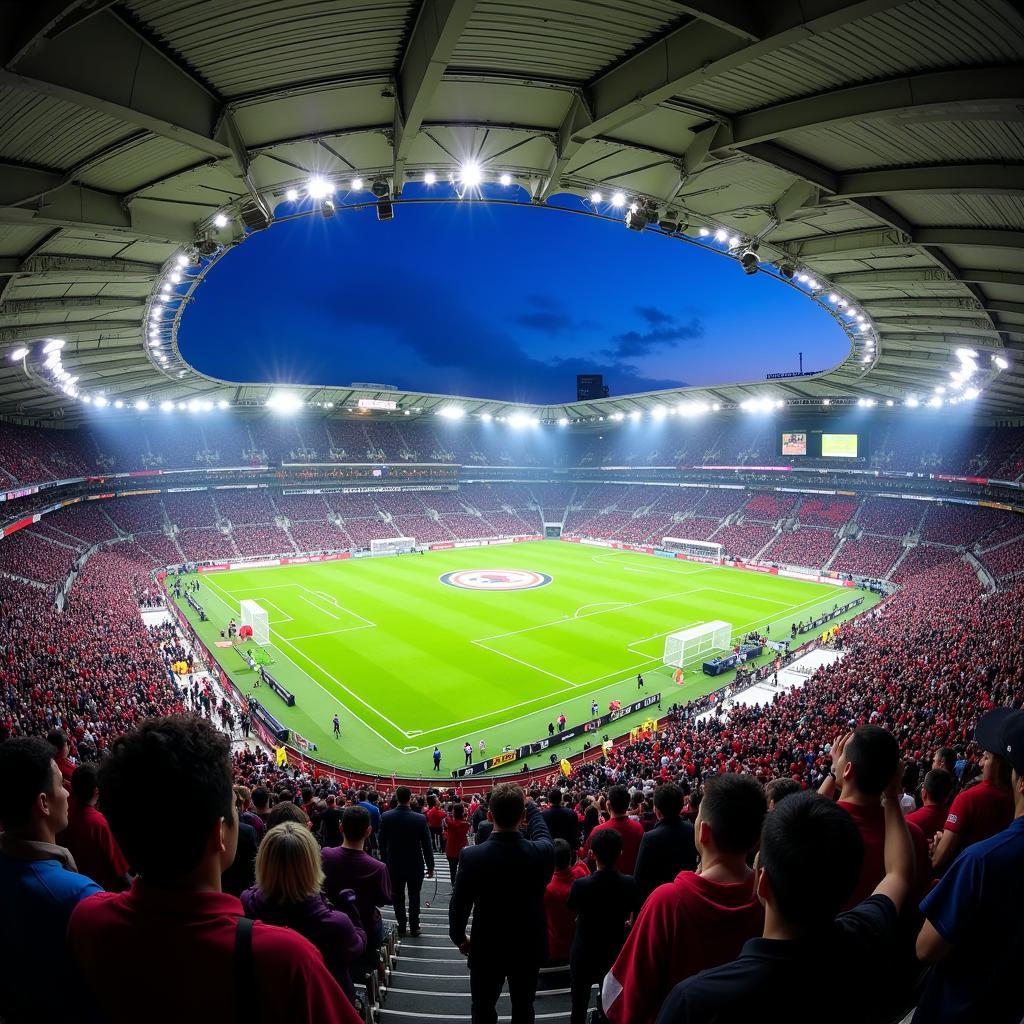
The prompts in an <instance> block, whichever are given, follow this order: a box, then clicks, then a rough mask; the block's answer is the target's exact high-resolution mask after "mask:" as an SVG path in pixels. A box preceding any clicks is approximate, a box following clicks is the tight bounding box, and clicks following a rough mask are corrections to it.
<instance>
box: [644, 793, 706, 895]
mask: <svg viewBox="0 0 1024 1024" xmlns="http://www.w3.org/2000/svg"><path fill="white" fill-rule="evenodd" d="M683 799H684V798H683V791H682V790H681V789H680V788H679V787H678V786H677V785H676V784H675V783H674V782H667V783H665V784H664V785H663V786H659V787H658V788H657V789H656V790H655V791H654V813H655V814H656V815H657V819H658V823H657V824H656V825H655V826H654V828H652V829H651V831H650V832H645V833H644V836H643V838H642V839H641V840H640V850H639V852H638V853H637V858H636V869H635V871H634V873H633V875H634V878H635V879H636V885H637V890H638V891H639V893H640V901H641V902H643V901H644V900H646V899H647V897H648V896H650V894H651V893H652V892H653V891H654V890H655V889H656V888H657V887H658V886H659V885H664V884H665V883H666V882H671V881H672V879H673V878H675V877H676V875H678V874H679V872H680V871H693V870H694V868H696V867H697V847H696V845H695V844H694V831H693V825H691V824H690V822H688V821H683V820H682V818H681V817H680V814H682V810H683Z"/></svg>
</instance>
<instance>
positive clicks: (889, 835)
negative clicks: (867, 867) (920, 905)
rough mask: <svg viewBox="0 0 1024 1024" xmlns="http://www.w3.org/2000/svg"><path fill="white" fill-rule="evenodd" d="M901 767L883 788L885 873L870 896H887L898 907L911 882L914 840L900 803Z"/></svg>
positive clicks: (900, 905)
mask: <svg viewBox="0 0 1024 1024" xmlns="http://www.w3.org/2000/svg"><path fill="white" fill-rule="evenodd" d="M901 776H902V768H901V769H900V770H899V771H897V773H896V774H895V775H894V776H893V779H892V782H890V783H889V785H888V787H887V788H886V790H885V805H884V810H885V846H884V848H883V851H882V854H883V858H884V861H885V877H884V878H883V879H882V880H881V881H880V882H879V883H878V885H877V886H875V891H874V892H873V893H872V895H873V896H888V897H889V899H891V900H892V901H893V903H894V904H895V905H896V909H897V910H900V909H901V908H902V906H903V904H904V902H905V901H906V899H907V895H908V894H909V893H910V889H911V887H912V886H913V884H914V844H913V841H912V840H911V838H910V829H908V828H907V821H906V819H905V818H904V817H903V809H902V808H901V807H900V779H901Z"/></svg>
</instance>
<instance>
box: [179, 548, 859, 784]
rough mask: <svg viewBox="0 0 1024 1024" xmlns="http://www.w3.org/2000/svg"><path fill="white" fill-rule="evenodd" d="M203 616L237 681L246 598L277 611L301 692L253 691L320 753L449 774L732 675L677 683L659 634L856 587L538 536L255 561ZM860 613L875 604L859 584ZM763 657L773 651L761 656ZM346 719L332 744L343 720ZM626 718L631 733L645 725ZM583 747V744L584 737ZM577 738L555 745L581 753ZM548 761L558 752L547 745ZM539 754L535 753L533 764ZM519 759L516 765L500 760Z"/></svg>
mask: <svg viewBox="0 0 1024 1024" xmlns="http://www.w3.org/2000/svg"><path fill="white" fill-rule="evenodd" d="M198 578H199V580H200V591H199V593H198V594H197V597H198V600H199V602H200V603H201V604H202V605H203V607H204V608H205V611H206V614H207V616H208V617H209V621H207V622H205V623H201V622H199V621H198V617H197V616H195V615H194V614H193V613H192V610H191V609H190V608H189V607H188V605H187V604H184V603H183V604H182V610H183V611H184V612H186V614H188V616H189V619H190V621H191V622H192V624H193V626H194V627H195V628H196V629H197V631H198V632H199V634H200V636H201V637H202V638H203V640H204V641H205V642H206V644H207V646H208V647H209V648H210V650H211V651H213V652H214V653H215V654H216V656H217V657H218V659H219V660H220V662H221V664H222V666H223V667H224V669H225V670H226V671H227V672H228V674H229V675H230V676H231V677H232V678H233V679H234V681H235V682H236V684H237V685H238V686H239V688H240V689H241V690H242V691H243V692H246V693H248V692H253V691H252V686H253V682H254V680H255V678H256V677H255V673H254V672H252V671H251V670H250V669H248V668H247V666H246V665H245V663H244V661H243V659H242V658H241V656H240V655H239V653H238V652H237V651H235V650H232V649H230V648H225V647H218V646H216V645H217V642H218V641H220V639H221V638H220V631H221V630H222V629H225V628H226V626H227V623H228V620H229V618H232V617H234V618H235V619H236V620H238V617H239V602H240V601H241V600H244V599H250V600H253V601H256V602H257V603H258V604H260V605H261V606H262V607H263V608H265V609H266V610H267V612H268V616H269V621H270V632H271V637H270V639H271V642H270V645H269V653H270V654H271V656H272V658H273V663H272V664H271V665H269V666H268V669H269V671H270V672H271V673H272V674H273V675H274V676H275V678H277V679H278V680H279V681H280V682H281V683H282V685H284V686H285V687H286V688H287V689H289V690H290V691H291V692H292V693H293V694H294V695H295V698H296V705H295V707H292V708H288V707H286V706H285V704H284V703H283V701H281V700H280V699H279V698H278V697H277V696H276V695H275V694H274V693H273V691H271V690H270V689H269V688H267V687H261V688H260V689H259V690H257V691H255V692H256V694H257V696H258V697H259V699H260V701H261V703H263V704H264V705H265V706H266V707H267V709H268V710H269V711H270V712H271V713H272V714H273V715H275V716H276V717H277V718H278V719H279V720H280V721H281V722H282V723H283V724H284V725H286V726H288V727H289V728H291V729H294V730H296V731H298V732H299V733H300V734H301V735H302V736H304V737H305V738H306V739H308V740H311V741H313V742H314V743H316V744H317V746H318V748H319V749H318V756H320V757H321V758H322V759H323V760H326V761H329V762H334V763H339V764H343V765H345V766H348V767H352V768H357V769H362V770H368V771H374V772H379V773H382V774H390V773H391V772H398V773H400V774H432V761H431V754H432V751H433V749H434V746H435V745H437V746H438V747H440V749H441V751H442V754H443V761H442V765H441V768H442V773H443V774H445V775H447V774H448V773H449V772H450V771H451V770H452V769H454V768H458V767H461V765H462V764H463V753H462V746H463V744H464V743H465V742H466V741H467V740H469V741H470V742H472V744H473V747H474V760H475V759H477V753H476V752H477V750H478V745H479V741H480V740H481V739H483V740H484V741H485V743H486V750H487V754H488V755H493V754H495V753H498V752H499V751H500V750H501V749H502V748H503V747H504V746H505V745H506V744H510V745H512V746H517V745H521V744H523V743H527V742H530V741H533V740H539V739H541V738H543V737H545V736H546V735H547V725H548V723H549V722H551V721H554V720H555V719H557V717H558V715H559V714H564V715H565V716H566V719H567V720H568V724H569V725H570V726H573V725H576V724H580V723H582V722H585V721H586V720H588V719H589V718H590V717H591V716H590V710H591V701H592V700H596V701H597V703H598V706H599V708H600V710H601V711H602V712H604V711H607V709H608V703H609V701H611V700H613V699H618V700H620V701H621V702H622V703H623V705H625V704H628V703H630V702H632V701H635V700H636V699H638V697H639V696H642V695H643V694H642V693H641V692H640V691H639V690H638V687H637V680H636V676H637V673H638V672H639V673H642V674H643V676H644V680H645V689H644V693H646V694H651V693H655V692H659V691H660V692H661V693H662V694H663V699H662V707H663V709H667V708H668V707H669V705H670V704H672V703H673V702H684V701H686V700H689V699H693V698H694V697H697V696H699V695H701V694H704V693H706V692H708V691H709V690H712V689H715V688H717V687H719V686H721V685H722V684H723V683H724V682H726V681H728V679H730V678H731V675H732V674H731V673H729V674H726V675H723V676H717V677H710V676H705V675H704V674H703V673H702V672H701V671H700V666H699V665H693V666H689V667H687V669H686V672H685V675H684V680H683V684H682V685H678V684H677V683H675V682H674V680H673V670H672V669H670V668H667V667H665V666H663V665H662V663H661V659H662V654H663V651H664V638H665V636H666V635H667V634H668V633H671V632H674V631H676V630H680V629H684V628H686V627H688V626H692V625H697V624H699V623H703V622H708V621H711V620H714V619H723V620H725V621H727V622H729V623H730V624H731V625H732V627H733V635H734V637H738V636H739V635H741V634H743V633H745V632H747V631H749V630H751V629H754V628H760V629H764V628H765V627H766V626H768V627H770V635H771V636H772V637H773V638H777V639H785V638H787V637H788V636H789V629H790V623H792V622H795V621H798V620H805V619H809V618H813V617H815V616H816V615H818V614H821V613H822V612H824V611H827V610H831V608H832V607H833V605H835V604H836V603H842V602H843V601H844V600H845V598H846V597H847V596H848V595H849V594H850V591H848V590H842V589H839V588H837V587H834V586H829V585H825V584H818V583H812V582H806V581H802V580H792V579H785V578H782V577H778V576H770V575H767V574H765V575H762V574H758V573H753V572H744V571H742V570H737V569H731V568H725V567H717V566H710V565H703V564H700V563H695V562H685V561H681V560H677V561H673V560H669V559H661V558H654V557H650V556H647V555H642V554H634V553H631V552H621V551H613V550H609V549H605V548H596V547H590V546H585V545H580V544H566V543H559V542H554V541H547V542H544V541H541V542H535V543H526V544H509V545H502V546H494V547H481V548H461V549H454V550H447V551H435V552H429V553H427V554H424V555H417V554H406V555H401V556H399V557H384V558H362V559H348V560H343V561H335V562H319V563H310V564H305V565H298V566H281V567H272V568H266V569H245V570H237V571H233V572H224V573H210V574H206V575H202V576H200V577H198ZM864 597H865V598H866V600H865V603H864V605H862V606H861V609H860V610H863V608H864V607H870V605H871V604H872V603H873V602H874V601H875V600H877V598H876V597H875V595H873V594H867V593H865V594H864ZM770 656H771V652H767V653H766V655H765V656H764V658H763V659H762V661H763V660H767V659H768V658H769V657H770ZM335 713H337V714H338V715H339V717H340V719H341V737H340V739H339V738H335V737H334V736H333V730H332V718H333V716H334V714H335ZM635 717H636V718H637V719H638V721H637V722H621V723H620V722H617V723H615V727H614V731H615V732H623V731H625V730H626V729H628V728H629V727H630V726H632V725H636V724H639V721H642V720H643V719H644V718H646V717H648V715H647V713H644V712H639V713H637V715H636V716H635ZM574 744H575V745H574ZM581 746H582V740H579V741H574V742H570V743H566V744H565V745H564V746H559V747H558V748H557V749H558V751H559V756H563V755H565V754H568V753H572V752H575V751H576V750H578V749H580V747H581ZM545 761H546V757H545ZM540 763H541V762H540V761H538V762H537V763H535V764H533V765H531V767H539V766H540ZM506 770H508V769H506Z"/></svg>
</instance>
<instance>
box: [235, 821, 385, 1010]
mask: <svg viewBox="0 0 1024 1024" xmlns="http://www.w3.org/2000/svg"><path fill="white" fill-rule="evenodd" d="M323 880H324V875H323V870H322V869H321V867H320V847H319V846H318V844H317V841H316V840H315V839H314V838H313V834H312V833H311V832H310V831H309V829H308V828H306V827H305V826H303V825H300V824H298V823H297V822H292V821H287V822H284V823H283V824H281V825H277V826H275V827H274V828H272V829H271V830H270V831H269V832H268V833H267V834H266V836H265V837H264V839H263V842H262V843H260V848H259V852H258V853H257V854H256V884H255V885H254V886H253V887H252V888H251V889H246V890H245V892H243V893H242V896H241V899H242V906H243V907H244V908H245V914H246V917H251V918H254V919H255V920H257V921H264V922H266V923H267V924H276V925H281V926H283V927H285V928H291V929H293V930H294V931H297V932H298V933H299V934H300V935H302V936H304V937H305V938H307V939H309V941H310V942H312V943H313V945H314V946H316V948H317V949H319V950H320V952H321V953H322V954H323V957H324V961H325V963H326V964H327V969H328V970H329V971H330V972H331V974H333V975H334V977H335V979H336V980H337V982H338V984H339V985H340V986H341V988H342V989H343V990H344V992H345V994H346V995H347V996H348V998H349V1000H351V1001H353V1002H354V1000H355V992H354V989H353V987H352V978H351V976H350V974H349V966H350V965H351V964H353V963H354V962H355V961H357V960H358V959H359V958H360V957H361V956H362V955H363V952H364V951H365V949H366V932H365V931H363V929H362V927H361V926H360V925H359V923H358V914H357V913H356V910H355V893H353V892H351V890H346V892H345V893H343V894H341V896H342V899H343V901H344V906H345V910H346V912H345V913H342V912H341V911H339V910H335V909H333V908H332V907H331V905H330V904H329V903H328V902H327V900H326V899H324V897H323V895H322V894H321V892H320V887H321V885H322V884H323ZM350 915H354V916H355V918H356V920H355V921H353V917H352V916H350Z"/></svg>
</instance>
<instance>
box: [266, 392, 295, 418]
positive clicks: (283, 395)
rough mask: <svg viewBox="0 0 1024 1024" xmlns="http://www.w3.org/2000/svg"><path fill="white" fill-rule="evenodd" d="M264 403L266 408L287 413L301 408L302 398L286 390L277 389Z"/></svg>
mask: <svg viewBox="0 0 1024 1024" xmlns="http://www.w3.org/2000/svg"><path fill="white" fill-rule="evenodd" d="M266 404H267V408H268V409H273V410H274V412H279V413H284V414H286V415H287V414H289V413H293V412H298V410H299V409H301V408H302V399H301V398H299V396H298V395H293V394H291V393H290V392H288V391H277V392H275V393H274V394H272V395H271V396H270V397H269V398H268V399H267V403H266Z"/></svg>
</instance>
